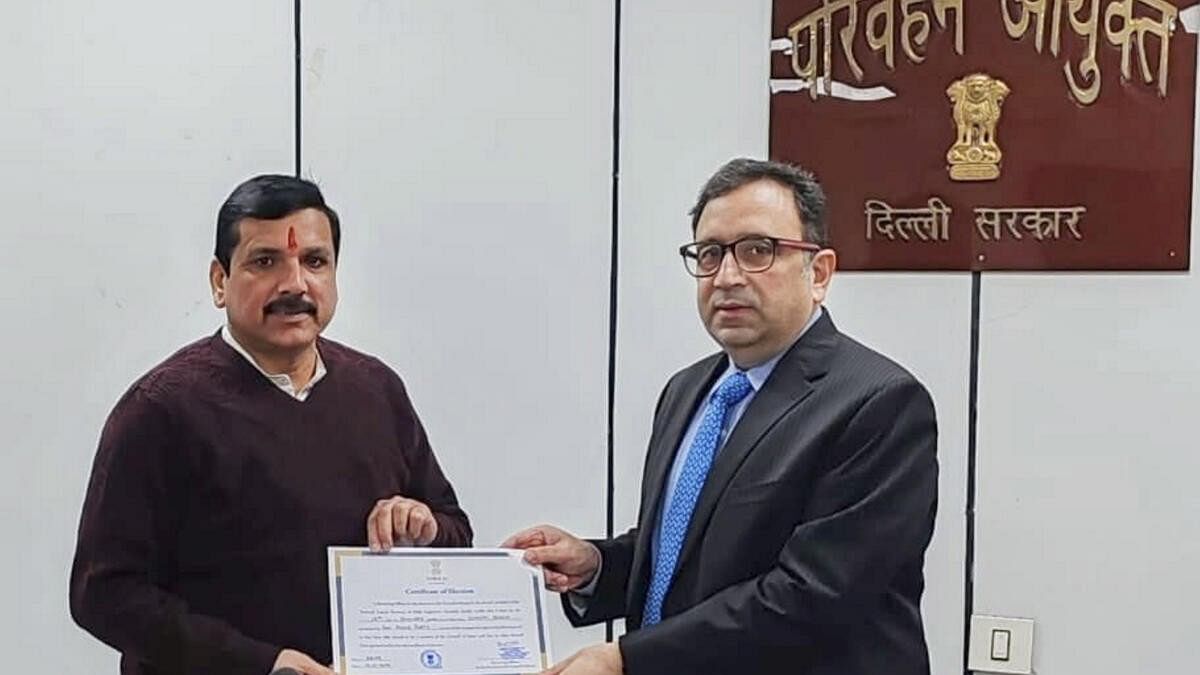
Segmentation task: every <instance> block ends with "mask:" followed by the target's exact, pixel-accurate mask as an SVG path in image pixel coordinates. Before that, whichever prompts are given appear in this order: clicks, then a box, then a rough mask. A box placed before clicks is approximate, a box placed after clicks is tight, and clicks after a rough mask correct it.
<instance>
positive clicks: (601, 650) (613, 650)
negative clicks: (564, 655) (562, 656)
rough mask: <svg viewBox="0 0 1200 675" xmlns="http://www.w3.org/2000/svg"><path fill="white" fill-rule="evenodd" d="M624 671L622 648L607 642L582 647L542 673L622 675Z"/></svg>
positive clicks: (554, 674)
mask: <svg viewBox="0 0 1200 675" xmlns="http://www.w3.org/2000/svg"><path fill="white" fill-rule="evenodd" d="M624 671H625V663H624V661H623V660H622V659H621V648H620V647H618V646H617V643H615V642H607V643H605V644H602V645H594V646H591V647H588V648H586V649H581V650H579V651H577V652H575V655H574V656H572V657H571V658H569V659H567V660H566V661H562V662H559V663H557V664H555V665H554V666H553V667H551V668H550V669H549V670H545V671H542V672H541V674H540V675H621V673H623V672H624Z"/></svg>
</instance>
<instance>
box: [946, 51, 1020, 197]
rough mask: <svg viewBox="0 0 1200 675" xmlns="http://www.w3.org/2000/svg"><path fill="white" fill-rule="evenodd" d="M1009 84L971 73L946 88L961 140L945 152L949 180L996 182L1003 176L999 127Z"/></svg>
mask: <svg viewBox="0 0 1200 675" xmlns="http://www.w3.org/2000/svg"><path fill="white" fill-rule="evenodd" d="M1008 92H1009V89H1008V85H1006V84H1005V83H1004V82H1002V81H1000V80H997V79H996V78H994V77H992V76H991V75H988V74H987V73H972V74H970V75H967V76H966V77H964V78H962V79H961V80H957V81H955V82H954V83H953V84H951V85H950V87H949V88H948V89H946V95H947V96H949V97H950V100H951V102H953V103H954V124H955V126H956V127H958V138H957V139H956V140H955V141H954V145H952V146H950V150H949V151H948V152H947V153H946V161H947V162H949V164H950V165H949V167H948V168H949V170H950V179H951V180H957V181H974V180H996V179H997V178H999V177H1000V158H1001V156H1003V153H1002V152H1000V146H999V144H997V143H996V127H997V126H999V124H1000V106H1001V104H1003V103H1004V98H1005V97H1006V96H1008Z"/></svg>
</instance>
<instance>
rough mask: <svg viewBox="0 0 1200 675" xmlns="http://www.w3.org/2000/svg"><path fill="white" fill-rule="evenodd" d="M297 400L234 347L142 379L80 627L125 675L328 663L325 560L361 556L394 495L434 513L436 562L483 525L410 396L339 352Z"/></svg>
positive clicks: (80, 576)
mask: <svg viewBox="0 0 1200 675" xmlns="http://www.w3.org/2000/svg"><path fill="white" fill-rule="evenodd" d="M317 345H318V349H319V350H320V352H321V357H322V359H323V360H324V362H325V367H326V369H327V374H326V376H325V378H324V379H322V380H321V381H320V382H318V383H317V384H316V385H315V386H314V387H313V389H312V392H311V393H310V394H309V397H308V400H306V401H303V402H301V401H297V400H295V399H293V398H292V397H290V396H288V395H287V394H286V393H284V392H283V391H281V390H279V389H278V388H277V387H276V386H275V385H274V384H272V383H271V382H270V381H268V380H267V379H266V378H265V377H263V375H262V374H261V373H259V372H258V371H257V370H255V368H254V367H253V366H252V365H251V364H250V363H248V362H247V361H246V360H245V359H244V358H243V357H242V356H241V355H240V354H238V353H237V352H235V351H234V350H233V349H232V348H231V347H230V346H229V345H228V344H226V343H225V342H224V340H222V339H221V336H220V334H217V335H215V336H213V337H210V338H206V339H203V340H200V341H198V342H196V343H194V344H192V345H189V346H187V347H184V348H183V349H181V350H180V351H179V352H177V353H176V354H175V355H173V356H171V357H170V358H169V359H167V360H166V361H165V362H163V363H162V364H160V365H159V366H157V367H155V368H154V369H153V370H151V371H150V372H149V373H148V374H146V375H145V376H144V377H142V378H141V379H140V380H138V381H137V382H136V383H134V385H133V386H132V387H131V388H130V390H129V391H128V392H127V393H126V394H125V395H124V397H122V398H121V400H120V402H118V403H117V406H116V408H115V409H114V410H113V412H112V414H111V415H110V416H109V418H108V422H107V424H106V425H105V427H104V431H103V433H102V435H101V437H100V447H99V450H98V451H97V453H96V461H95V465H94V466H93V468H92V477H91V482H90V484H89V486H88V492H87V498H86V500H85V502H84V505H83V516H82V518H81V520H80V524H79V541H78V545H77V548H76V551H75V564H74V568H73V569H72V572H71V613H72V615H73V616H74V617H75V620H76V622H78V623H79V625H80V626H82V627H83V628H85V629H87V630H88V631H90V632H91V633H92V634H94V635H95V636H96V637H98V638H100V639H101V640H103V641H104V642H105V643H107V644H109V645H110V646H112V647H114V648H115V649H117V650H119V651H121V652H122V658H121V672H122V673H124V674H125V675H135V674H136V675H151V674H155V675H160V674H161V675H166V674H168V673H169V674H181V675H182V674H185V673H186V674H188V675H200V674H202V673H203V674H204V675H266V674H267V673H268V672H269V671H270V670H271V665H272V664H273V663H274V661H275V657H276V655H277V654H278V652H279V650H280V649H281V648H284V647H288V648H293V649H299V650H301V651H303V652H305V653H307V654H309V655H310V656H312V657H313V658H315V659H317V660H318V661H320V662H322V663H330V662H331V661H332V654H331V649H330V628H329V591H328V581H327V572H326V570H327V567H326V552H325V547H327V546H331V545H347V546H365V545H366V521H367V514H368V513H369V512H370V511H371V508H372V507H373V506H374V504H375V502H376V500H378V499H381V498H386V497H391V496H393V495H403V496H406V497H411V498H413V499H418V500H420V501H423V502H425V503H426V504H428V505H429V507H430V509H432V510H433V512H434V515H435V517H436V518H437V521H438V535H437V539H436V540H435V541H434V543H433V545H434V546H470V544H471V527H470V524H469V523H468V522H467V516H466V514H465V513H463V510H462V509H461V508H459V506H458V501H457V499H456V498H455V496H454V490H453V488H451V487H450V484H449V482H447V480H446V477H445V476H444V475H443V474H442V471H441V469H440V468H439V467H438V463H437V460H436V459H435V458H434V456H433V450H432V449H430V447H429V440H428V439H427V438H426V436H425V431H424V429H423V428H422V427H421V422H420V420H419V419H417V414H416V411H414V410H413V407H412V403H411V402H410V401H409V399H408V395H407V394H406V393H405V390H404V384H403V383H402V382H401V381H400V378H399V377H397V376H396V374H395V373H394V372H392V371H391V370H390V369H389V368H388V367H387V366H385V365H384V364H383V363H381V362H380V361H379V360H378V359H376V358H374V357H371V356H367V355H365V354H360V353H358V352H356V351H354V350H352V349H349V348H347V347H345V346H343V345H340V344H337V343H336V342H332V341H330V340H325V339H321V340H320V341H319V342H318V343H317Z"/></svg>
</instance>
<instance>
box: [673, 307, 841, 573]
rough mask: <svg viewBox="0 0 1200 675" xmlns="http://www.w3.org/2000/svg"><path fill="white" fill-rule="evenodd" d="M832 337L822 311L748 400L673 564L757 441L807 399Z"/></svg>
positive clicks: (696, 537) (697, 536) (700, 531)
mask: <svg viewBox="0 0 1200 675" xmlns="http://www.w3.org/2000/svg"><path fill="white" fill-rule="evenodd" d="M837 336H838V334H837V329H836V328H834V325H833V321H832V320H831V319H830V318H829V312H828V311H826V312H824V313H823V314H822V316H821V318H819V319H818V320H817V322H816V323H815V324H813V325H812V327H811V328H809V330H808V332H806V333H805V334H804V336H803V337H801V338H800V340H798V341H797V342H796V344H794V345H792V347H791V349H789V350H788V352H787V353H786V354H785V355H784V357H783V358H782V359H780V361H779V363H778V364H777V365H776V366H775V370H773V371H772V372H771V375H770V377H768V378H767V381H766V382H764V383H763V386H762V389H761V390H759V392H758V393H757V394H755V396H754V399H753V400H751V401H750V405H749V406H747V408H746V411H745V412H744V413H743V414H742V417H741V419H740V420H738V423H737V426H735V427H734V428H733V430H732V431H731V432H730V434H729V438H728V439H727V440H726V441H725V445H724V446H723V447H722V448H720V450H719V452H718V453H717V457H716V459H715V461H714V462H713V466H712V469H711V470H710V471H709V474H708V479H707V480H706V481H705V482H704V488H703V489H702V490H701V491H700V496H699V498H698V499H697V501H696V509H695V510H694V511H693V512H692V519H691V522H690V524H689V525H688V532H687V536H686V537H685V538H684V540H683V548H682V549H681V550H680V553H679V562H678V563H677V569H683V567H684V565H685V564H686V562H687V559H688V556H689V555H690V554H691V553H692V552H694V550H695V549H696V547H697V546H698V545H699V543H700V540H701V538H702V537H703V536H704V532H705V530H706V529H707V528H708V522H709V520H710V519H711V518H712V514H713V511H714V510H715V509H716V507H717V503H718V502H719V501H720V499H721V495H722V494H724V492H725V487H726V486H727V485H728V484H729V481H731V480H732V479H733V476H734V475H735V474H736V473H737V470H738V468H739V467H741V465H742V463H743V462H744V461H745V460H746V458H747V457H748V456H749V455H750V453H751V452H752V451H754V450H755V448H756V447H757V446H758V442H759V440H760V439H761V438H762V437H763V435H764V434H766V433H767V431H768V430H769V429H770V428H771V427H772V426H774V425H775V423H776V422H778V421H779V420H780V419H781V418H782V417H783V416H784V415H786V414H787V413H788V412H789V411H791V410H792V409H793V408H795V407H796V406H798V405H800V403H801V402H802V401H803V400H804V399H806V398H808V396H809V395H810V394H812V391H813V383H814V382H815V381H817V380H819V379H820V378H821V377H823V376H824V375H825V373H826V372H827V371H828V366H829V363H828V362H829V357H830V355H831V354H832V352H833V350H834V348H835V346H836V342H837Z"/></svg>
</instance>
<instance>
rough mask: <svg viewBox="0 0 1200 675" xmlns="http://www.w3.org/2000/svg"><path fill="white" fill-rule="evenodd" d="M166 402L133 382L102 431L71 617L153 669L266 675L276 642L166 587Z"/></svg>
mask: <svg viewBox="0 0 1200 675" xmlns="http://www.w3.org/2000/svg"><path fill="white" fill-rule="evenodd" d="M177 446H178V443H177V441H176V439H175V438H174V436H173V432H172V426H171V422H170V417H169V415H168V413H167V411H166V409H165V408H164V407H163V406H162V405H161V404H159V403H157V402H155V401H154V400H152V398H151V397H150V396H148V395H147V394H146V393H145V392H144V391H142V390H140V389H139V388H137V387H136V386H135V388H134V389H132V390H131V391H130V392H129V393H128V394H126V395H125V397H124V398H123V399H122V400H121V401H120V402H119V403H118V404H117V406H116V408H115V409H114V410H113V412H112V414H111V415H110V416H109V418H108V422H107V424H106V425H105V427H104V431H103V433H102V434H101V438H100V445H99V449H98V450H97V453H96V459H95V463H94V465H93V468H92V475H91V480H90V482H89V485H88V490H87V496H86V498H85V500H84V505H83V514H82V517H81V518H80V524H79V533H78V542H77V545H76V550H75V561H74V565H73V567H72V570H71V588H70V602H71V615H72V617H73V618H74V619H75V621H76V623H78V624H79V625H80V626H81V627H83V628H84V629H86V630H87V631H88V632H90V633H92V634H93V635H95V636H96V637H97V638H99V639H100V640H101V641H103V642H104V643H105V644H107V645H109V646H111V647H113V648H114V649H117V650H118V651H120V652H122V653H123V654H125V655H126V657H127V658H132V659H135V660H138V661H142V662H145V663H147V664H150V665H153V666H154V667H155V669H157V670H163V671H169V672H173V673H189V674H193V673H194V674H195V675H201V674H202V673H223V674H225V675H266V673H267V672H268V671H270V669H271V666H272V665H273V664H274V662H275V658H276V656H277V655H278V653H279V651H280V648H279V647H278V646H275V645H270V644H266V643H263V642H260V641H257V640H254V639H252V638H249V637H247V636H246V635H243V634H242V633H240V632H239V631H238V630H237V629H235V628H234V627H233V626H231V625H230V624H228V623H226V622H225V621H223V620H220V619H217V618H215V617H211V616H205V615H201V614H196V613H193V612H191V611H190V610H189V608H188V606H187V604H186V603H185V602H184V601H183V599H182V598H180V597H178V596H176V595H173V594H172V593H170V592H169V591H168V590H167V584H168V583H169V580H170V579H171V577H172V575H173V572H172V569H173V567H172V566H173V564H174V563H173V558H174V554H173V552H174V548H175V547H174V545H173V542H174V540H175V537H176V536H177V532H178V529H177V524H176V523H177V521H176V516H175V514H176V513H177V512H178V509H177V505H176V503H175V502H176V501H177V500H178V498H179V494H178V492H177V491H175V490H173V489H172V485H173V483H174V481H173V480H172V475H173V473H174V469H173V468H172V467H171V466H170V459H171V454H172V452H173V451H175V450H176V449H177Z"/></svg>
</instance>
